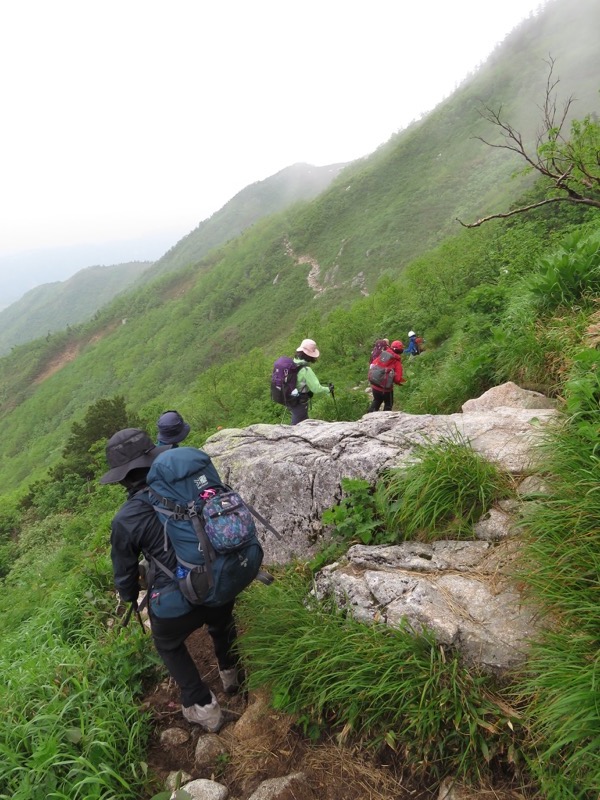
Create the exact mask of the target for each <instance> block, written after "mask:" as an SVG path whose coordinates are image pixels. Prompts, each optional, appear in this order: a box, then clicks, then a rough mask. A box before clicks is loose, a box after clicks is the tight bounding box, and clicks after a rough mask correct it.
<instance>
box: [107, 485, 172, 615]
mask: <svg viewBox="0 0 600 800" xmlns="http://www.w3.org/2000/svg"><path fill="white" fill-rule="evenodd" d="M110 545H111V548H110V556H111V560H112V565H113V574H114V580H115V587H116V589H117V591H118V592H119V596H120V598H121V599H122V600H123V601H124V602H126V603H131V602H133V601H134V600H137V597H138V593H139V579H138V574H139V573H138V569H139V568H138V561H139V558H140V555H142V554H143V555H144V556H145V557H146V558H147V559H148V560H149V561H150V560H151V559H152V558H156V559H158V560H159V561H160V562H161V563H162V564H164V565H165V566H166V567H167V568H168V569H170V570H171V572H174V571H175V568H176V566H177V560H176V558H175V553H174V551H173V548H172V547H171V546H170V544H169V545H168V546H167V550H166V551H165V549H164V531H163V526H162V524H161V522H160V520H159V519H158V516H157V514H156V512H155V511H154V509H153V508H152V506H151V505H150V503H148V502H145V501H144V500H142V499H140V498H139V497H130V498H129V499H128V500H127V501H126V502H125V503H124V504H123V505H122V506H121V508H120V510H119V511H118V512H117V514H116V515H115V517H114V518H113V521H112V525H111V537H110ZM169 581H170V579H169V578H168V577H167V576H166V575H164V574H163V573H162V572H160V570H157V574H156V580H155V583H154V585H155V586H156V587H157V588H159V587H161V586H164V585H166V584H167V583H169Z"/></svg>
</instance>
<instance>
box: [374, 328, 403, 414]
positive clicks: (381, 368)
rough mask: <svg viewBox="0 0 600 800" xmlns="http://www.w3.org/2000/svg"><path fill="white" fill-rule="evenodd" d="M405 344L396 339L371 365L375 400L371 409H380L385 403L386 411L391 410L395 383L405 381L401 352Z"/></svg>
mask: <svg viewBox="0 0 600 800" xmlns="http://www.w3.org/2000/svg"><path fill="white" fill-rule="evenodd" d="M403 350H404V345H403V344H402V342H400V341H394V342H392V343H391V345H390V346H389V347H386V349H385V350H384V351H383V352H382V353H381V354H380V355H379V356H378V357H377V358H376V359H375V361H374V362H373V363H372V364H371V366H370V367H369V383H370V384H371V390H372V392H373V402H372V403H371V405H370V406H369V411H379V408H380V407H381V404H382V403H383V410H384V411H391V410H392V406H393V404H394V384H396V385H398V386H399V385H400V384H401V383H404V378H403V377H402V361H401V360H400V354H401V353H402V351H403Z"/></svg>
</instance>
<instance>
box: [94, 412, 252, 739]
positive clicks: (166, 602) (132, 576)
mask: <svg viewBox="0 0 600 800" xmlns="http://www.w3.org/2000/svg"><path fill="white" fill-rule="evenodd" d="M170 447H171V445H166V446H163V447H157V446H155V444H154V442H153V441H152V439H151V438H150V437H149V436H148V434H147V433H145V432H144V431H141V430H138V429H137V428H126V429H125V430H122V431H119V432H118V433H115V435H114V436H112V437H111V438H110V439H109V440H108V443H107V446H106V459H107V461H108V464H109V466H110V467H111V469H110V470H109V471H108V472H107V473H106V474H105V475H103V476H102V478H100V483H105V484H106V483H120V484H121V485H122V486H123V487H124V488H125V490H126V491H127V500H126V501H125V503H124V504H123V505H122V506H121V508H120V510H119V511H118V512H117V513H116V514H115V516H114V518H113V520H112V526H111V559H112V564H113V573H114V580H115V586H116V588H117V591H118V593H119V597H120V598H121V600H122V601H123V602H125V603H131V604H132V605H133V608H134V609H137V599H138V593H139V590H140V589H139V559H140V556H141V555H143V556H144V557H145V558H146V559H147V560H148V561H149V562H150V563H152V558H153V557H154V558H156V559H158V560H159V561H161V562H162V563H163V564H164V565H165V566H166V567H167V568H168V569H169V570H170V571H171V572H172V573H174V572H175V571H176V568H177V559H176V557H175V551H174V550H173V548H172V547H171V546H170V544H169V546H168V549H167V551H165V550H164V544H165V535H164V531H163V526H162V524H161V522H160V520H159V519H158V516H157V515H156V513H155V511H154V509H153V507H152V505H151V504H150V500H149V495H148V487H147V486H146V478H147V475H148V470H149V469H150V466H151V465H152V462H153V461H154V459H155V458H156V456H157V455H158V454H159V453H161V452H162V451H163V450H168V449H170ZM148 592H149V593H150V601H149V606H148V613H149V617H150V625H151V628H152V638H153V640H154V645H155V647H156V650H157V652H158V654H159V656H160V657H161V659H162V660H163V663H164V664H165V666H166V667H167V669H168V671H169V673H170V675H171V677H172V678H173V680H174V681H175V682H176V683H177V685H178V686H179V689H180V691H181V703H182V712H183V716H184V717H185V719H187V720H188V722H193V723H195V724H197V725H201V726H202V727H203V728H205V729H206V730H208V731H211V732H216V731H218V730H219V729H220V727H221V725H222V724H223V713H222V710H221V707H220V706H219V703H218V701H217V698H216V697H215V695H214V694H213V693H212V692H211V690H210V689H209V687H208V686H207V685H206V684H205V683H204V681H203V680H202V678H201V677H200V674H199V672H198V669H197V667H196V665H195V663H194V661H193V659H192V657H191V655H190V653H189V651H188V649H187V647H186V646H185V640H186V639H187V637H188V636H189V635H190V634H191V633H193V632H194V631H195V630H198V629H200V628H202V627H203V626H204V625H206V626H207V629H208V633H209V634H210V636H211V638H212V641H213V645H214V649H215V656H216V659H217V662H218V666H219V674H220V676H221V681H222V683H223V689H224V691H226V692H233V691H236V690H237V689H238V688H239V675H238V667H237V660H238V659H237V653H236V649H235V642H236V638H237V633H236V629H235V623H234V619H233V607H234V602H235V601H232V602H230V603H227V604H226V605H224V606H219V607H211V608H209V607H207V606H195V605H191V603H189V602H188V601H187V600H186V598H185V597H184V596H183V595H182V594H181V592H180V591H179V588H178V585H177V583H176V581H174V580H173V579H172V578H170V577H168V576H167V575H166V574H164V573H162V572H161V570H159V569H157V570H156V575H155V577H154V579H153V581H152V586H149V587H148Z"/></svg>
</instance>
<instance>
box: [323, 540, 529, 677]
mask: <svg viewBox="0 0 600 800" xmlns="http://www.w3.org/2000/svg"><path fill="white" fill-rule="evenodd" d="M516 550H517V548H516V546H515V543H514V541H513V542H504V543H503V544H502V545H500V546H494V545H492V544H491V543H490V542H482V541H474V542H472V541H468V542H457V541H439V542H433V543H431V544H424V543H417V542H404V543H403V544H399V545H393V546H389V547H387V546H379V547H365V546H362V545H356V546H354V547H351V548H350V550H349V551H348V554H347V556H346V558H345V559H344V560H343V561H342V562H340V563H336V564H332V565H329V566H327V567H325V568H324V569H323V570H322V571H321V572H320V573H319V575H318V576H317V579H316V592H317V595H318V596H321V597H322V596H324V595H333V596H334V597H335V598H336V600H337V603H338V605H339V606H340V607H342V608H346V609H348V610H349V611H350V612H351V613H352V614H353V616H354V617H356V618H357V619H359V620H361V621H364V622H379V623H383V624H385V625H389V626H391V627H399V626H401V625H408V626H409V628H410V629H412V630H414V631H416V632H421V631H423V629H425V628H426V629H428V630H429V631H432V632H433V634H434V635H435V638H436V639H437V641H438V642H440V643H441V644H445V645H450V646H452V647H453V648H455V649H457V650H459V651H460V652H461V654H462V656H463V658H464V660H465V662H466V663H468V664H471V665H476V666H478V667H480V668H482V669H484V670H486V671H489V672H494V673H501V672H503V671H505V670H507V669H510V668H513V667H515V666H517V665H519V664H520V663H521V662H522V661H523V659H524V657H525V655H526V653H527V645H528V642H529V640H530V639H531V637H532V636H533V635H534V634H535V632H536V624H537V623H536V615H535V611H534V609H531V608H528V607H527V606H526V605H524V604H523V602H522V600H521V597H520V595H519V592H518V591H517V589H516V588H515V586H514V585H513V583H512V581H511V580H510V565H511V564H512V562H513V559H514V556H515V553H516Z"/></svg>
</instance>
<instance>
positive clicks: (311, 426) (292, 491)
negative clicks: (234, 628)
mask: <svg viewBox="0 0 600 800" xmlns="http://www.w3.org/2000/svg"><path fill="white" fill-rule="evenodd" d="M554 413H555V412H554V411H553V410H552V409H544V408H541V409H530V408H527V409H524V408H517V407H508V406H501V407H497V408H493V409H489V410H487V411H467V412H466V413H462V414H449V415H446V416H434V415H431V414H422V415H415V414H404V413H402V412H383V411H382V412H379V413H376V414H366V415H365V416H364V417H362V419H359V420H357V421H356V422H323V421H320V420H307V421H306V422H303V423H301V424H300V425H296V426H294V427H292V426H290V425H250V426H249V427H248V428H243V429H229V430H223V431H220V432H218V433H217V434H215V435H214V436H212V437H211V438H210V439H208V440H207V442H206V444H205V446H204V449H205V450H206V452H207V453H208V454H209V455H210V456H211V457H212V458H213V460H214V462H215V464H216V466H217V468H218V469H219V472H220V473H221V476H222V478H223V479H224V480H226V481H227V483H230V484H231V485H233V486H235V487H236V488H237V489H238V490H239V491H240V492H241V494H242V495H243V496H244V498H245V499H247V500H248V501H249V502H250V503H252V504H253V505H254V506H255V507H256V508H257V510H258V511H259V512H260V513H262V514H263V515H264V516H265V517H266V518H267V519H268V520H269V521H270V522H271V524H272V525H274V526H275V528H277V529H278V530H279V531H280V532H281V534H282V540H281V541H278V540H277V539H275V538H274V537H273V536H271V535H268V534H265V536H264V537H263V536H262V535H261V538H262V539H263V544H264V547H265V560H266V562H267V563H285V562H288V561H290V560H291V559H293V558H295V557H300V558H306V557H310V556H311V555H312V554H313V553H314V552H315V549H316V547H317V544H318V541H319V536H320V534H321V533H322V531H323V526H322V523H321V516H322V513H323V511H324V510H325V509H327V508H330V507H331V506H332V505H334V504H336V503H337V502H339V500H340V498H341V480H342V478H364V479H366V480H368V481H372V482H375V481H376V480H377V477H378V475H379V474H380V473H381V472H382V470H384V469H385V468H387V467H401V466H404V465H407V464H410V463H411V462H412V461H413V460H414V458H415V455H414V451H415V447H416V446H417V445H419V444H424V443H426V442H436V441H439V440H440V439H443V438H449V437H455V436H457V435H458V436H461V437H463V438H464V439H467V440H468V441H469V442H470V443H471V445H472V447H473V448H474V449H475V450H476V451H477V452H478V453H481V454H482V455H483V456H485V457H486V458H488V459H490V460H491V461H494V462H495V463H497V464H498V465H499V466H500V467H502V468H503V469H505V470H506V471H508V472H510V473H511V474H513V475H523V474H526V473H527V471H528V470H529V469H530V467H531V463H532V446H533V445H534V443H535V441H536V438H537V436H538V435H539V431H540V427H541V425H542V424H543V423H545V422H546V421H547V420H548V419H550V418H551V416H552V415H553V414H554Z"/></svg>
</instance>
